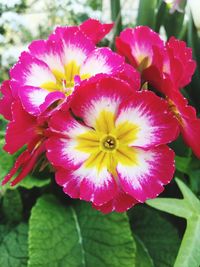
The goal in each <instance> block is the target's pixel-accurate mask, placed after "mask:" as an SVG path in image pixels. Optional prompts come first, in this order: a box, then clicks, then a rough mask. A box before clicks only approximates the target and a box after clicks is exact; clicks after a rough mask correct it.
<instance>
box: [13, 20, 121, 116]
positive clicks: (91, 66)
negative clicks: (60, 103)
mask: <svg viewBox="0 0 200 267" xmlns="http://www.w3.org/2000/svg"><path fill="white" fill-rule="evenodd" d="M89 24H91V25H92V27H94V25H98V28H99V30H98V31H97V32H96V35H92V33H91V32H88V25H89ZM109 29H110V26H108V25H107V26H106V25H104V24H101V23H100V22H98V21H95V20H89V21H87V22H85V23H83V24H82V25H81V26H80V27H78V26H76V27H57V28H56V29H55V32H54V33H53V34H51V35H50V36H49V38H48V40H37V41H33V42H32V43H31V44H30V46H29V51H28V52H23V53H22V54H21V56H20V58H19V61H18V62H17V63H16V64H15V65H14V67H13V68H12V69H11V71H10V80H11V81H10V84H11V87H12V90H14V91H17V94H18V96H19V98H20V100H21V102H22V105H23V107H24V109H25V110H26V111H27V112H29V113H30V114H32V115H35V116H37V115H39V114H41V113H42V112H43V111H44V110H46V109H47V108H48V107H49V106H50V105H51V104H52V103H54V102H55V101H57V100H60V99H65V98H66V97H67V96H69V95H71V94H72V92H73V90H74V86H75V84H77V83H79V82H80V81H81V80H84V79H88V78H90V77H91V76H94V75H95V74H98V73H107V74H117V73H120V72H122V71H123V68H124V59H123V58H122V57H121V56H119V55H118V54H116V53H114V52H112V51H111V50H110V49H109V48H97V47H96V46H95V44H94V40H95V42H96V41H97V39H98V40H99V39H101V38H102V37H103V36H104V35H105V33H106V32H107V31H108V30H109Z"/></svg>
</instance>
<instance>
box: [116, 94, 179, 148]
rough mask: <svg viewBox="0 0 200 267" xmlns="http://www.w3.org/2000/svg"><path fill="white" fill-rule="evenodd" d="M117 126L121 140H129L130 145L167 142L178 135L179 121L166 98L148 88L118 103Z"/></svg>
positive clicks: (142, 145)
mask: <svg viewBox="0 0 200 267" xmlns="http://www.w3.org/2000/svg"><path fill="white" fill-rule="evenodd" d="M115 125H116V127H117V128H118V131H119V133H118V134H119V135H120V136H121V135H123V136H122V137H123V138H122V139H123V140H126V139H127V138H128V139H129V145H130V146H138V147H153V146H155V145H161V144H166V143H168V142H171V141H173V140H174V139H175V138H177V134H178V123H177V121H176V119H175V118H174V117H173V116H172V114H170V112H169V111H168V105H167V103H166V101H164V100H163V99H161V98H159V97H157V96H156V95H155V94H154V93H153V92H149V91H141V92H135V93H134V95H133V96H131V97H129V99H128V100H125V101H124V102H123V103H122V104H121V105H120V106H119V111H118V115H117V119H116V123H115ZM128 126H129V127H128ZM127 131H128V132H127ZM131 131H132V141H131V139H130V138H131V136H130V133H131ZM126 132H127V133H126ZM123 140H122V141H123Z"/></svg>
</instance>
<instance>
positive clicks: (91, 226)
mask: <svg viewBox="0 0 200 267" xmlns="http://www.w3.org/2000/svg"><path fill="white" fill-rule="evenodd" d="M135 249H136V248H135V243H134V240H133V238H132V235H131V231H130V229H129V223H128V219H127V217H126V215H125V214H110V215H102V214H101V213H100V212H98V211H95V210H93V209H92V208H91V207H90V205H89V204H86V203H79V204H78V205H76V206H66V207H64V206H63V205H62V204H61V203H60V202H59V201H58V200H57V199H56V198H55V197H54V196H51V195H46V196H44V197H41V198H40V199H39V200H38V201H37V203H36V205H35V206H34V208H33V209H32V213H31V218H30V231H29V257H30V260H29V263H28V266H29V267H55V266H70V267H77V266H83V267H85V266H86V267H90V266H91V267H94V266H98V267H107V266H112V267H118V266H120V267H121V266H125V267H129V266H130V267H133V266H134V263H135Z"/></svg>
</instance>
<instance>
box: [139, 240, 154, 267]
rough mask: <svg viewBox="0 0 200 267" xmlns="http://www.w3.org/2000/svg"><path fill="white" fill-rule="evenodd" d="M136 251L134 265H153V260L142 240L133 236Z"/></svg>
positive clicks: (140, 266)
mask: <svg viewBox="0 0 200 267" xmlns="http://www.w3.org/2000/svg"><path fill="white" fill-rule="evenodd" d="M134 239H135V242H136V246H137V252H136V260H135V266H136V267H154V265H153V261H152V259H151V257H150V255H149V252H148V250H147V248H146V247H145V245H144V244H143V243H142V241H141V240H140V239H139V238H138V237H137V236H134Z"/></svg>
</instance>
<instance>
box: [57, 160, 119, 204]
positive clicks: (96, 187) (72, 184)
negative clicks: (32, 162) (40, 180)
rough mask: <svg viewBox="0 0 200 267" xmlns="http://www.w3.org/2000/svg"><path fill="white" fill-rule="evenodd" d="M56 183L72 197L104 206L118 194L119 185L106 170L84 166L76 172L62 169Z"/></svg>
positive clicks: (58, 173)
mask: <svg viewBox="0 0 200 267" xmlns="http://www.w3.org/2000/svg"><path fill="white" fill-rule="evenodd" d="M56 181H57V182H58V184H60V185H62V186H63V191H64V192H65V193H66V194H68V195H69V196H70V197H72V198H80V199H82V200H86V201H91V202H93V203H94V205H103V204H104V203H106V202H108V201H109V200H111V199H112V198H114V196H115V195H116V193H117V184H116V182H115V180H114V178H113V177H112V175H111V174H110V173H109V172H108V171H107V170H106V169H105V168H104V169H102V170H101V171H100V172H99V171H98V170H97V169H96V168H95V167H94V168H86V167H84V165H82V166H80V167H79V168H78V169H76V170H69V169H68V170H66V169H65V170H64V169H61V170H58V172H57V173H56Z"/></svg>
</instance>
